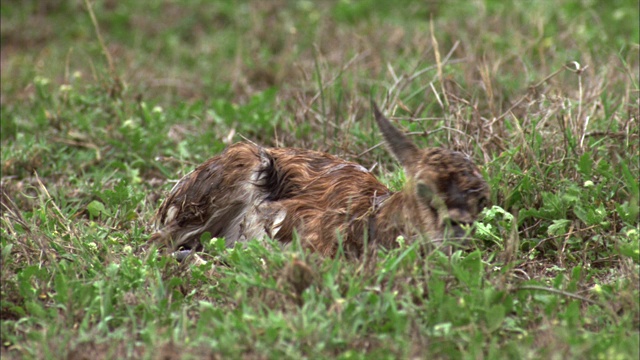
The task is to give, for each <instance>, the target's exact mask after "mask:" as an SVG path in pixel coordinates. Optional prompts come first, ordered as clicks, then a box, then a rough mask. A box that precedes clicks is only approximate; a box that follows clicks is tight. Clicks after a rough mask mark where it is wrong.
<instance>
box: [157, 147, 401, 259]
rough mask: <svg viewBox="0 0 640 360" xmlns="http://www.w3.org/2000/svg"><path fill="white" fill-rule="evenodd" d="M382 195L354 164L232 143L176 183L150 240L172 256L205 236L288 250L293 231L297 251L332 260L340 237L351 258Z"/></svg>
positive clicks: (384, 192) (315, 153)
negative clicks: (261, 241)
mask: <svg viewBox="0 0 640 360" xmlns="http://www.w3.org/2000/svg"><path fill="white" fill-rule="evenodd" d="M388 196H389V190H388V189H387V188H386V187H385V186H384V185H382V184H381V183H380V182H379V181H378V180H377V179H376V178H375V177H374V176H373V175H372V174H371V173H370V172H369V171H368V170H367V169H365V168H364V167H362V166H361V165H359V164H356V163H353V162H349V161H346V160H343V159H340V158H338V157H336V156H333V155H330V154H326V153H322V152H318V151H311V150H304V149H296V148H261V147H258V146H257V145H255V144H252V143H248V142H242V143H236V144H234V145H232V146H230V147H229V148H227V149H226V150H225V151H224V152H223V153H221V154H220V155H218V156H215V157H213V158H211V159H209V160H208V161H207V162H205V163H203V164H202V165H200V166H198V167H197V168H196V169H195V170H194V171H192V172H191V173H189V174H187V175H186V176H185V177H184V178H183V179H182V180H180V181H179V182H178V184H176V186H175V187H174V188H173V189H172V190H171V192H170V194H169V196H168V197H167V199H166V200H165V201H164V203H163V204H162V205H161V207H160V209H159V211H158V214H157V219H156V221H157V224H156V226H157V227H158V228H159V229H161V230H160V231H159V232H158V233H156V235H155V236H156V237H162V238H163V239H164V240H165V242H168V244H167V245H170V247H171V248H173V249H174V250H177V249H179V248H187V249H195V248H197V247H198V245H199V240H200V236H201V235H202V234H203V233H205V232H209V233H210V235H211V236H213V237H224V238H225V239H226V242H227V245H228V246H231V245H232V244H233V243H235V242H236V241H246V240H249V239H252V238H261V237H263V236H265V235H266V236H269V237H272V238H275V239H278V240H279V241H281V242H283V243H289V242H291V241H292V240H293V236H294V232H297V233H298V235H299V236H300V238H301V239H304V241H303V242H302V244H303V246H305V247H308V248H310V249H311V250H312V251H315V252H319V253H322V254H324V255H329V256H333V255H334V254H335V253H336V251H337V248H338V241H337V234H340V236H341V239H342V241H343V246H344V249H345V251H346V252H350V253H351V254H353V255H356V256H357V255H358V254H359V252H360V251H361V244H360V239H358V238H359V237H361V236H362V234H363V232H364V231H365V230H364V229H365V228H366V226H367V224H368V221H369V217H368V215H370V210H371V209H372V208H373V206H374V202H375V201H376V199H384V198H386V197H388Z"/></svg>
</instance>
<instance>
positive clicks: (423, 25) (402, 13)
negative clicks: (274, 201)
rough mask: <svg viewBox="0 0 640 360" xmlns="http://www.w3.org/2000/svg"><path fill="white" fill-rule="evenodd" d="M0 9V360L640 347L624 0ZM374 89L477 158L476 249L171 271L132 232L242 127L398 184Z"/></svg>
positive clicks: (619, 355)
mask: <svg viewBox="0 0 640 360" xmlns="http://www.w3.org/2000/svg"><path fill="white" fill-rule="evenodd" d="M90 9H91V11H90ZM0 11H1V20H2V21H1V41H2V42H1V44H2V51H1V76H2V81H1V90H2V92H1V98H0V106H1V108H0V110H1V120H2V121H1V125H2V126H1V140H2V143H1V145H2V159H1V163H0V165H1V168H2V183H1V191H2V197H1V200H2V201H1V218H0V223H1V228H0V231H1V236H2V239H1V251H2V253H1V257H2V271H1V275H0V276H1V280H2V285H1V311H0V319H1V321H2V325H1V330H2V333H1V344H0V346H1V355H2V358H3V359H11V358H15V359H18V358H33V359H42V358H68V359H113V358H144V359H174V358H185V359H189V358H194V359H197V358H214V359H215V358H220V359H222V358H225V359H227V358H241V359H263V358H264V359H273V358H275V359H300V358H308V359H319V358H338V359H359V358H367V359H384V358H388V359H396V358H400V359H402V358H411V359H421V358H430V359H431V358H435V359H458V358H473V359H482V358H488V359H501V358H505V359H520V358H521V359H572V358H573V359H638V358H639V357H640V354H639V350H638V349H639V348H640V336H639V328H640V303H639V297H640V289H639V287H640V285H639V282H640V265H639V264H640V260H639V258H640V243H639V238H640V229H639V220H638V215H639V211H638V201H639V184H638V181H639V178H640V174H639V171H640V169H639V161H640V155H639V151H640V150H639V143H640V139H639V133H640V131H639V124H638V122H639V121H640V102H639V100H638V99H639V95H640V93H639V76H640V74H639V66H640V61H639V51H640V48H639V43H640V39H639V37H640V29H639V25H638V24H639V11H638V3H637V1H634V0H612V1H587V0H583V1H581V0H561V1H552V0H537V1H515V0H514V1H499V0H486V1H457V0H456V1H417V0H416V1H413V0H399V1H394V2H391V1H389V2H381V1H375V0H363V1H351V0H336V1H323V2H320V1H318V2H314V1H286V0H279V1H270V2H267V1H260V2H258V1H253V2H252V1H233V2H232V1H228V2H227V1H215V2H214V1H212V2H208V1H197V0H191V1H189V0H175V1H164V2H145V1H131V0H129V1H114V0H104V1H95V2H90V1H84V0H83V1H67V0H47V1H21V2H17V1H14V2H9V1H3V2H2V4H1V5H0ZM92 14H93V15H94V16H93V20H92ZM371 99H375V100H376V101H377V102H378V103H380V104H383V105H384V108H385V111H386V112H387V114H388V115H389V116H390V117H391V118H392V119H393V120H394V121H395V122H396V123H397V124H399V126H401V127H402V128H403V130H404V131H406V132H410V133H411V134H412V139H414V140H415V141H416V142H417V143H419V144H421V145H422V146H444V147H448V148H452V149H456V150H460V151H463V152H465V153H468V154H470V155H471V156H472V157H473V158H474V159H475V161H476V162H477V163H478V164H479V165H481V167H482V171H483V173H484V174H485V177H486V179H487V180H488V182H489V183H490V185H491V187H492V207H491V208H488V209H487V210H486V211H485V212H484V213H483V216H482V219H481V220H480V221H479V223H478V224H477V232H476V234H475V235H474V236H475V239H476V241H475V243H474V246H473V248H472V249H470V250H468V251H458V252H456V253H454V254H453V255H452V256H450V257H447V256H445V255H443V254H441V253H431V254H424V253H422V252H420V251H418V246H417V245H419V244H406V245H405V246H403V247H401V248H400V249H397V250H393V251H389V252H380V253H379V254H378V255H377V257H376V258H372V259H367V260H366V261H361V262H356V261H348V260H346V259H341V258H337V259H322V258H319V257H317V256H314V255H313V254H307V253H304V252H302V251H300V250H296V249H292V250H287V251H280V250H277V247H274V246H273V244H271V243H269V242H266V241H252V242H250V243H249V244H248V245H247V246H245V247H236V248H234V249H224V245H223V244H224V243H223V241H221V240H215V239H213V240H209V239H203V244H204V246H205V248H206V250H207V251H208V254H210V255H208V256H207V259H209V260H210V262H209V263H208V264H206V265H200V266H189V265H186V264H178V263H177V262H176V261H175V260H173V259H172V258H170V257H167V256H160V254H158V252H157V251H156V250H155V249H154V247H149V246H147V245H146V244H145V243H146V240H147V239H148V237H149V235H150V233H151V232H152V226H151V223H152V218H153V215H154V212H155V209H156V208H157V207H158V205H159V202H160V201H161V200H162V199H163V197H164V195H165V194H166V192H167V191H168V190H169V189H170V188H171V186H172V185H173V184H174V182H175V181H176V180H177V179H179V178H180V177H181V176H182V175H184V174H185V173H186V172H188V171H189V170H191V169H192V168H193V167H194V166H195V164H197V163H199V162H201V161H204V160H205V159H207V158H208V157H210V156H212V155H213V154H216V153H217V152H219V151H221V150H222V149H224V147H225V146H227V145H228V144H230V143H232V142H235V141H239V140H241V139H242V137H244V138H248V139H251V140H253V141H255V142H258V143H261V144H264V145H270V146H273V145H278V146H295V147H303V148H310V149H317V150H323V151H327V152H330V153H334V154H337V155H340V156H342V157H344V158H347V159H350V160H353V161H357V162H359V163H360V164H362V165H364V166H365V167H367V168H374V172H375V173H376V175H377V176H379V178H380V179H381V180H382V181H383V182H385V183H386V184H388V185H389V186H390V187H391V188H393V189H399V188H400V187H401V186H402V183H403V179H404V178H403V175H402V171H401V170H400V169H399V168H398V166H397V164H396V163H395V162H394V161H393V160H392V159H391V158H390V156H389V155H388V154H387V153H386V152H385V151H384V148H383V147H376V145H378V144H379V143H380V142H381V137H380V135H379V134H378V132H377V130H376V128H375V126H374V121H373V116H372V112H371V109H370V107H369V101H370V100H371Z"/></svg>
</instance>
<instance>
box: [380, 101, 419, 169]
mask: <svg viewBox="0 0 640 360" xmlns="http://www.w3.org/2000/svg"><path fill="white" fill-rule="evenodd" d="M371 107H372V108H373V114H374V115H375V118H376V122H377V123H378V127H379V128H380V131H381V132H382V136H384V140H385V141H386V142H387V145H388V147H389V150H391V153H392V154H393V156H395V158H396V159H398V161H399V162H400V164H402V166H403V167H405V169H406V168H407V167H410V166H411V164H412V162H413V159H414V158H415V156H416V153H417V152H418V148H417V147H416V146H415V145H414V144H413V143H412V142H411V141H410V140H409V138H407V136H406V135H405V134H403V133H402V131H400V130H398V129H397V128H396V127H395V126H393V124H391V122H390V121H389V119H387V118H386V117H384V115H382V112H380V109H379V108H378V105H376V103H375V102H373V101H371Z"/></svg>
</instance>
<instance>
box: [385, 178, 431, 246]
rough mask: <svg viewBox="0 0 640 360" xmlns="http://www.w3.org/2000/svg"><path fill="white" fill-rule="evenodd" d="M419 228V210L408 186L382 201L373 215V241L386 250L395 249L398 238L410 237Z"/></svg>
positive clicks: (420, 224)
mask: <svg viewBox="0 0 640 360" xmlns="http://www.w3.org/2000/svg"><path fill="white" fill-rule="evenodd" d="M421 227H422V223H421V219H420V209H419V207H418V203H417V202H416V197H415V191H414V190H413V187H412V186H410V184H409V185H408V186H405V187H404V188H403V189H402V190H401V191H399V192H396V193H393V194H392V195H391V196H389V197H388V198H387V199H385V200H383V201H382V202H381V204H380V205H379V207H378V209H377V211H376V213H375V229H374V231H375V235H374V236H375V241H376V242H377V243H379V244H381V245H382V246H384V247H386V248H393V247H396V246H397V243H396V239H397V238H398V236H400V235H402V236H404V237H405V238H409V237H412V236H413V235H415V234H416V233H417V232H420V229H421Z"/></svg>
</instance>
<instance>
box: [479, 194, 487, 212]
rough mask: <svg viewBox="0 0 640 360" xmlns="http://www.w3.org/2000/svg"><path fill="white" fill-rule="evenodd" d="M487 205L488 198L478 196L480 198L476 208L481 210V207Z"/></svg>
mask: <svg viewBox="0 0 640 360" xmlns="http://www.w3.org/2000/svg"><path fill="white" fill-rule="evenodd" d="M487 205H489V200H487V198H486V197H482V198H480V200H478V210H479V211H482V209H484V208H486V207H487Z"/></svg>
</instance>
